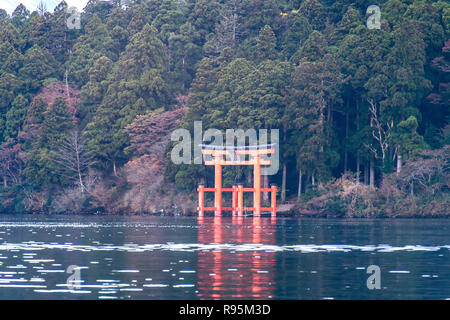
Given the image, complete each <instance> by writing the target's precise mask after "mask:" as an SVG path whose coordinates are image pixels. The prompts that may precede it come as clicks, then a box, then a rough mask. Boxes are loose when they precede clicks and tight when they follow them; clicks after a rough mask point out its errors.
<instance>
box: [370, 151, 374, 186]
mask: <svg viewBox="0 0 450 320" xmlns="http://www.w3.org/2000/svg"><path fill="white" fill-rule="evenodd" d="M370 186H371V187H372V188H375V163H374V159H373V157H372V156H371V157H370Z"/></svg>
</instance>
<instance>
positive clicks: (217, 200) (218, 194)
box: [214, 164, 222, 216]
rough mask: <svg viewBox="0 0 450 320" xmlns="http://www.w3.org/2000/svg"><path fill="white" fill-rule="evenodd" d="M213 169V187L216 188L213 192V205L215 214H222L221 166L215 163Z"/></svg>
mask: <svg viewBox="0 0 450 320" xmlns="http://www.w3.org/2000/svg"><path fill="white" fill-rule="evenodd" d="M214 171H215V179H214V188H215V189H216V191H215V193H214V207H216V213H215V215H216V216H220V215H221V214H222V209H221V208H222V166H221V165H220V164H216V165H215V166H214Z"/></svg>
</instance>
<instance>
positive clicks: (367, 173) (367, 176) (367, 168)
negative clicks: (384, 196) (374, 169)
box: [364, 161, 369, 185]
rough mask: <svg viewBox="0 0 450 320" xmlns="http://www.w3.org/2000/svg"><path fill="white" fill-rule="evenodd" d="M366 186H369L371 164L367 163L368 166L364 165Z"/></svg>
mask: <svg viewBox="0 0 450 320" xmlns="http://www.w3.org/2000/svg"><path fill="white" fill-rule="evenodd" d="M364 184H365V185H368V184H369V164H368V162H367V161H366V164H365V165H364Z"/></svg>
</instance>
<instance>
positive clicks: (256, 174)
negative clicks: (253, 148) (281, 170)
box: [253, 155, 261, 217]
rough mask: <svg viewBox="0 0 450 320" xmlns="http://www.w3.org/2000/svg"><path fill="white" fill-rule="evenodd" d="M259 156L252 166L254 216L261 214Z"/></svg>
mask: <svg viewBox="0 0 450 320" xmlns="http://www.w3.org/2000/svg"><path fill="white" fill-rule="evenodd" d="M259 160H260V157H259V155H257V156H256V163H255V166H254V167H253V188H255V191H254V192H253V207H255V213H254V216H255V217H260V216H261V165H260V161H259Z"/></svg>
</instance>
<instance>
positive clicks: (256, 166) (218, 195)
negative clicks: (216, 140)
mask: <svg viewBox="0 0 450 320" xmlns="http://www.w3.org/2000/svg"><path fill="white" fill-rule="evenodd" d="M201 147H202V153H203V154H204V155H210V156H212V157H213V159H212V160H208V161H205V165H207V166H214V175H215V179H214V188H205V186H204V185H202V184H200V185H199V187H198V189H197V190H198V202H199V206H198V213H199V216H200V217H203V215H204V212H205V211H214V213H215V216H221V215H222V211H232V214H233V216H235V215H237V216H238V217H242V216H243V214H244V211H252V212H253V216H254V217H260V216H261V212H262V211H268V212H271V215H272V217H275V216H276V213H277V205H276V199H277V198H276V195H277V191H278V189H277V187H276V186H275V185H272V186H271V188H261V166H264V165H271V164H272V162H271V161H270V160H265V159H261V156H262V155H266V154H273V153H274V152H275V149H274V148H273V145H263V146H250V147H221V146H212V145H209V146H205V145H201ZM226 155H230V156H231V158H232V160H226V159H225V158H224V156H226ZM241 156H248V157H249V160H242V161H241V160H240V159H241ZM242 165H247V166H249V165H251V166H253V188H244V186H243V185H242V184H238V185H233V187H232V188H223V187H222V167H223V166H242ZM205 192H214V207H205V194H204V193H205ZM222 192H232V193H233V195H232V207H231V208H230V207H222ZM244 192H253V207H251V208H248V207H244ZM261 192H271V205H270V207H269V208H266V207H261Z"/></svg>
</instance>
